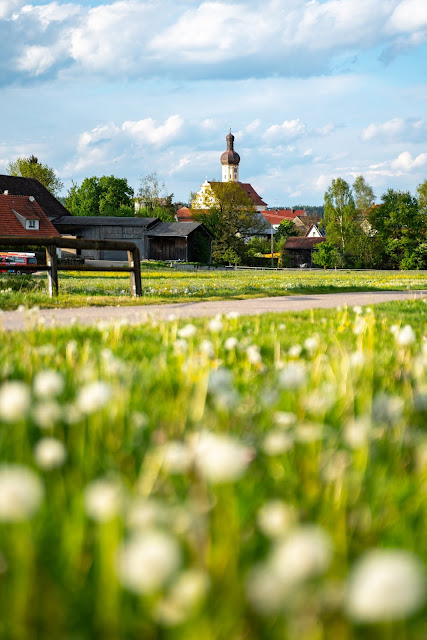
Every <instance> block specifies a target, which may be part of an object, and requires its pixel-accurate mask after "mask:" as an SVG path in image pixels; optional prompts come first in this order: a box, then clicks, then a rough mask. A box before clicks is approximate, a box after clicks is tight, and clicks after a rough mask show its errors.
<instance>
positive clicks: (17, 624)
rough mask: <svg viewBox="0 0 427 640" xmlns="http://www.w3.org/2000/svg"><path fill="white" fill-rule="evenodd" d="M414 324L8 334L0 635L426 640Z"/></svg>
mask: <svg viewBox="0 0 427 640" xmlns="http://www.w3.org/2000/svg"><path fill="white" fill-rule="evenodd" d="M426 320H427V306H426V304H425V303H423V302H422V301H411V302H409V301H407V302H402V303H389V304H386V305H379V306H376V307H375V308H374V309H369V308H366V307H365V308H358V307H355V308H348V309H347V308H341V309H336V310H330V311H314V312H304V313H300V314H290V313H288V314H282V315H267V316H261V317H251V318H242V317H239V316H238V315H236V314H230V315H228V316H222V317H215V318H211V319H203V320H197V321H194V323H188V322H183V321H178V320H176V319H173V318H170V319H169V320H168V321H164V322H163V321H162V322H159V323H157V324H156V323H153V321H147V323H146V324H143V325H141V326H138V327H129V326H125V325H119V324H118V325H111V326H110V327H103V328H102V329H92V328H89V329H87V328H84V329H83V328H79V327H77V326H74V327H71V328H67V329H60V330H47V329H37V330H33V331H31V332H27V333H6V332H4V333H0V338H1V339H0V638H1V639H2V640H3V639H5V640H6V639H7V640H9V639H11V640H31V639H33V638H34V639H37V640H38V639H49V640H50V639H60V640H62V639H64V640H65V639H67V640H68V639H70V640H74V639H75V640H77V639H78V640H92V639H93V638H102V639H111V640H113V639H114V640H133V639H144V640H160V639H162V640H196V639H197V640H199V639H200V640H267V639H268V640H350V639H360V640H362V639H363V640H424V639H425V638H426V637H427V615H426V614H427V607H426V573H425V565H426V563H427V535H426V530H427V529H426V526H427V434H426V417H427V325H426Z"/></svg>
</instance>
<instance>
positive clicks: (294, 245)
mask: <svg viewBox="0 0 427 640" xmlns="http://www.w3.org/2000/svg"><path fill="white" fill-rule="evenodd" d="M325 241H326V238H302V237H301V236H291V237H290V238H288V239H287V240H286V243H285V249H313V247H314V246H315V245H316V244H319V243H320V242H325Z"/></svg>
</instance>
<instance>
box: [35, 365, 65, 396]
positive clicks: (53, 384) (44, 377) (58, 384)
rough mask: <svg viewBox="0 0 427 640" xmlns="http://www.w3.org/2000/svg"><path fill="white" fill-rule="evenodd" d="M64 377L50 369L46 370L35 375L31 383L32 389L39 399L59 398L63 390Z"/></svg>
mask: <svg viewBox="0 0 427 640" xmlns="http://www.w3.org/2000/svg"><path fill="white" fill-rule="evenodd" d="M64 386H65V381H64V377H63V376H62V375H61V374H60V373H59V372H58V371H53V370H52V369H46V370H45V371H40V372H39V373H37V374H36V376H35V377H34V381H33V389H34V393H35V395H36V396H38V397H39V398H53V397H55V396H59V395H60V394H61V393H62V391H63V390H64Z"/></svg>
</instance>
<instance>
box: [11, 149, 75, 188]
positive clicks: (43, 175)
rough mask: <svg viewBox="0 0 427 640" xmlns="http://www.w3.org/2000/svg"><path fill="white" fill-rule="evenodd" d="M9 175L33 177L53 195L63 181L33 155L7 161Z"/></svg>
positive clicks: (61, 186)
mask: <svg viewBox="0 0 427 640" xmlns="http://www.w3.org/2000/svg"><path fill="white" fill-rule="evenodd" d="M8 171H9V175H11V176H18V177H20V178H35V179H36V180H38V181H39V182H40V184H42V185H43V186H44V187H46V189H47V190H48V191H50V192H51V193H52V194H53V195H56V194H57V193H58V192H59V191H61V189H62V188H63V186H64V185H63V183H62V182H61V180H60V179H59V178H58V177H57V176H56V174H55V171H54V170H53V169H51V168H50V167H48V165H47V164H42V163H41V162H39V160H38V158H36V157H35V156H34V155H31V156H29V157H28V158H24V157H22V158H17V159H16V160H14V161H13V162H9V167H8Z"/></svg>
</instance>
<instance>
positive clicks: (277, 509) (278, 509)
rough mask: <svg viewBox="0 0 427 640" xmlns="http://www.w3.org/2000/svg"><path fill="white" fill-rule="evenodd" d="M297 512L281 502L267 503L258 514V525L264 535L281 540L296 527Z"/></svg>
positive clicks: (271, 501)
mask: <svg viewBox="0 0 427 640" xmlns="http://www.w3.org/2000/svg"><path fill="white" fill-rule="evenodd" d="M295 519H296V514H295V510H294V509H293V508H292V507H290V506H289V505H287V504H285V503H284V502H282V501H281V500H270V501H268V502H266V503H265V504H264V505H263V506H262V507H261V509H260V510H259V511H258V514H257V524H258V527H259V528H260V529H261V531H262V532H263V533H264V535H266V536H268V537H269V538H280V537H282V536H284V535H285V534H287V533H288V532H289V530H290V529H291V527H293V526H294V524H295Z"/></svg>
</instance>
